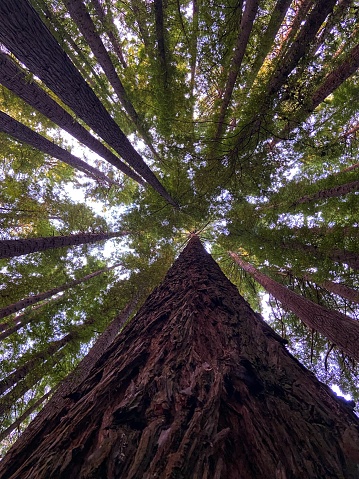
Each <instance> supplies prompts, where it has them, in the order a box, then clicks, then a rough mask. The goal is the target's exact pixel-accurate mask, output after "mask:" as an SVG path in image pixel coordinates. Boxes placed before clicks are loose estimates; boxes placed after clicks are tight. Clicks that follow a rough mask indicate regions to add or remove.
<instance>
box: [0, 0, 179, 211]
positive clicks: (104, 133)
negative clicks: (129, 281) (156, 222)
mask: <svg viewBox="0 0 359 479" xmlns="http://www.w3.org/2000/svg"><path fill="white" fill-rule="evenodd" d="M0 20H1V30H0V41H2V42H3V44H4V45H5V46H6V47H7V48H8V49H9V50H10V51H11V52H12V53H13V54H14V55H15V56H16V57H17V58H18V59H19V60H20V61H21V62H23V63H24V64H25V65H26V66H27V67H28V68H29V70H30V71H31V72H32V73H34V74H35V75H36V76H38V77H39V78H40V79H41V80H42V81H43V82H44V83H45V84H46V85H47V86H48V87H49V88H50V89H51V90H52V91H53V92H54V93H55V94H56V95H57V96H58V97H59V98H60V99H61V100H62V101H63V102H64V103H65V104H67V105H68V106H69V107H70V108H71V109H72V110H73V111H74V112H75V113H76V115H77V116H78V117H79V118H81V119H82V120H83V121H85V123H87V124H88V126H89V127H90V128H92V129H93V130H94V131H95V132H96V133H97V134H98V135H99V136H100V137H101V138H103V140H104V141H106V143H107V144H109V145H110V146H111V147H112V148H114V150H115V151H116V152H117V153H118V154H119V155H121V156H122V157H123V158H124V159H125V161H127V162H128V163H129V165H131V166H132V167H133V168H134V169H135V170H136V171H137V173H138V174H140V175H141V176H142V177H143V178H144V179H145V180H146V181H147V182H148V183H149V184H150V185H151V186H152V187H153V188H154V189H155V190H156V191H157V192H158V193H159V194H160V195H162V196H163V198H165V199H166V201H167V202H168V203H170V204H171V205H173V206H176V207H177V206H178V205H177V203H176V202H175V201H174V200H173V199H172V198H171V196H170V195H169V194H168V192H167V191H166V190H165V188H164V187H163V185H162V184H161V183H160V181H159V180H158V178H157V177H156V176H155V174H154V173H153V172H152V171H151V169H150V168H149V167H148V165H147V164H146V163H145V162H144V160H143V159H142V157H141V156H140V155H139V154H138V152H137V151H136V150H135V148H134V147H133V146H132V144H131V143H130V142H129V140H128V139H127V138H126V136H125V135H124V133H123V132H122V130H121V129H120V127H119V126H118V125H117V123H116V122H115V121H114V120H113V119H112V118H111V116H110V115H109V113H108V112H107V111H106V109H105V107H104V106H103V105H102V103H101V102H100V100H99V99H98V98H97V96H96V95H95V93H94V92H93V91H92V90H91V88H90V87H89V85H88V84H87V83H86V82H85V80H84V79H83V77H82V76H81V74H80V73H79V71H78V70H77V68H76V67H75V66H74V65H73V63H72V62H71V60H70V59H69V58H68V56H67V55H66V54H65V52H64V51H63V49H62V48H61V47H60V45H59V44H58V43H57V42H56V40H55V38H54V37H53V36H52V35H51V33H50V32H49V30H48V29H47V28H46V26H45V25H44V24H43V23H42V21H41V19H40V18H39V16H38V14H37V13H36V11H35V10H34V9H33V7H32V6H31V5H30V3H29V2H28V1H27V0H17V1H16V2H13V1H12V0H2V1H1V2H0ZM49 65H50V66H51V68H49Z"/></svg>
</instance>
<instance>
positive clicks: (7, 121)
mask: <svg viewBox="0 0 359 479" xmlns="http://www.w3.org/2000/svg"><path fill="white" fill-rule="evenodd" d="M0 131H3V132H4V133H6V134H8V135H10V136H11V137H12V138H14V139H15V140H17V141H20V142H22V143H27V144H28V145H30V146H32V147H33V148H36V149H38V150H40V151H42V152H43V153H45V154H47V155H50V156H53V157H54V158H57V159H58V160H60V161H63V162H64V163H66V164H68V165H70V166H72V168H75V169H76V170H79V171H82V172H83V173H85V175H88V176H90V177H91V178H94V179H95V180H96V179H97V180H102V181H105V182H106V183H107V184H109V185H117V183H116V182H115V181H113V180H111V179H110V178H109V177H108V176H106V175H105V174H104V173H102V171H100V170H98V169H97V168H94V167H93V166H91V165H89V164H88V163H86V162H85V161H82V160H80V158H77V156H74V155H72V154H71V153H70V152H69V151H67V150H65V149H64V148H61V147H60V146H58V145H55V143H52V142H51V141H50V140H48V139H47V138H45V137H43V136H41V135H39V134H38V133H36V132H35V131H33V130H31V128H29V127H27V126H26V125H23V124H22V123H20V122H19V121H17V120H15V119H14V118H11V116H9V115H7V114H6V113H4V112H2V111H0Z"/></svg>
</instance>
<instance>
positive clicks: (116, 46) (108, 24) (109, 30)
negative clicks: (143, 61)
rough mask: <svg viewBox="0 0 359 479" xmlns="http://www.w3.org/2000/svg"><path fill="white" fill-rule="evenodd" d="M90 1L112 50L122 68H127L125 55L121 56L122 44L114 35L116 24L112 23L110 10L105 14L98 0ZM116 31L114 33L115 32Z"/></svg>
mask: <svg viewBox="0 0 359 479" xmlns="http://www.w3.org/2000/svg"><path fill="white" fill-rule="evenodd" d="M91 3H92V5H93V7H94V9H95V11H96V13H97V16H98V17H99V19H100V21H101V23H102V24H103V25H104V26H105V29H106V34H107V36H108V38H109V40H110V42H111V44H112V47H113V50H114V52H115V53H116V55H117V57H118V59H119V60H120V63H121V65H122V66H123V68H127V63H126V60H125V57H124V56H123V51H122V46H121V42H120V41H119V39H118V37H117V35H116V33H117V32H116V26H115V25H114V23H113V18H112V15H111V11H108V12H107V15H106V14H105V11H104V9H103V7H102V5H101V3H100V2H99V0H91ZM109 14H110V15H111V18H109ZM115 32H116V33H115Z"/></svg>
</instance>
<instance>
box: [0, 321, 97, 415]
mask: <svg viewBox="0 0 359 479" xmlns="http://www.w3.org/2000/svg"><path fill="white" fill-rule="evenodd" d="M95 322H96V319H94V318H88V319H86V321H84V322H83V323H82V324H80V325H78V326H74V327H73V329H72V331H71V332H70V333H68V334H66V335H65V336H63V337H62V338H61V339H57V340H56V341H51V342H50V343H49V344H48V345H47V346H46V347H45V348H43V349H41V350H40V351H36V352H35V353H33V354H32V355H31V356H30V358H29V359H28V360H27V361H26V362H25V363H24V364H23V365H22V366H19V367H18V368H17V369H16V370H15V371H13V372H12V373H10V374H8V375H7V376H6V377H5V378H4V379H2V380H1V381H0V394H3V393H4V392H5V391H6V390H7V389H9V388H11V387H12V386H14V385H15V384H17V383H18V382H19V381H21V379H23V378H24V377H25V376H27V375H28V374H29V373H30V372H31V371H32V370H33V369H34V368H36V367H37V366H38V365H39V364H42V363H45V362H46V361H47V360H48V358H49V357H50V356H52V355H53V354H55V353H56V352H57V351H59V350H60V349H61V348H63V347H64V346H65V345H66V344H69V343H70V342H72V341H74V340H78V339H79V338H80V337H81V333H83V331H84V330H85V329H87V328H88V327H89V326H91V325H92V324H94V323H95ZM0 412H1V407H0Z"/></svg>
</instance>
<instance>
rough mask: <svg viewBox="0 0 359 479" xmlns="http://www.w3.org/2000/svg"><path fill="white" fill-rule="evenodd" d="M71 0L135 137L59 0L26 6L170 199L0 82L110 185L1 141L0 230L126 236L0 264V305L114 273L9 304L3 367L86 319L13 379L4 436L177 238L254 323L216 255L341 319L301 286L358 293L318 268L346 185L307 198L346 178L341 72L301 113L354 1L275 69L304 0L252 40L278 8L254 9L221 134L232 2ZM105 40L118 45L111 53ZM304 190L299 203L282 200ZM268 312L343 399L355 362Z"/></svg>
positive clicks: (354, 118)
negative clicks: (128, 107)
mask: <svg viewBox="0 0 359 479" xmlns="http://www.w3.org/2000/svg"><path fill="white" fill-rule="evenodd" d="M84 3H85V4H86V8H87V9H88V12H89V14H90V16H91V18H92V20H93V22H94V25H95V27H96V29H97V31H98V32H99V34H100V35H101V39H102V41H103V42H104V45H105V47H106V49H107V50H108V53H109V55H110V58H111V60H112V62H113V65H114V67H115V69H116V72H117V75H118V77H119V79H120V80H121V82H122V84H123V85H124V89H125V91H126V96H127V97H128V99H129V101H130V102H131V104H132V106H133V108H134V109H135V110H136V112H137V114H138V118H139V123H138V125H140V129H141V130H142V132H141V131H139V128H138V125H136V124H135V123H134V121H133V119H131V118H130V117H129V115H128V114H127V113H126V112H125V110H124V108H123V107H122V106H121V105H120V102H119V101H118V98H117V96H116V95H115V93H114V91H113V88H112V86H111V84H110V82H109V81H108V79H107V78H106V76H105V75H104V73H103V71H102V69H101V68H100V66H99V64H98V61H97V59H96V56H95V55H94V53H93V52H91V49H90V47H89V45H87V43H86V41H85V39H84V37H83V35H81V34H80V31H79V28H78V26H77V25H76V24H75V22H74V21H73V20H72V18H71V17H70V15H69V14H68V12H67V10H66V7H65V5H64V3H63V2H60V1H58V0H56V1H51V0H32V1H31V4H32V5H33V6H34V8H35V9H36V11H37V12H39V15H40V16H41V18H42V21H43V22H44V23H45V24H46V26H47V27H48V29H49V30H50V31H51V32H52V34H53V35H54V36H55V38H56V39H57V41H58V43H59V44H60V45H61V47H62V48H63V50H64V51H65V52H66V54H67V55H68V56H69V58H70V59H71V61H72V62H73V63H74V64H75V66H76V68H77V69H78V70H79V72H80V73H81V75H82V76H83V77H84V79H85V80H86V82H87V83H88V85H90V87H91V88H92V90H93V91H94V92H95V94H96V95H97V97H98V98H99V99H100V101H101V102H102V103H103V105H104V106H105V108H106V109H107V111H108V112H109V113H110V115H111V116H112V118H114V120H115V121H116V122H117V123H118V125H119V126H120V127H121V129H122V130H123V132H124V133H125V134H126V135H127V136H128V138H129V140H130V141H131V143H132V144H133V145H134V146H135V148H136V150H137V151H138V152H139V153H140V155H141V156H142V158H143V159H144V160H145V162H146V163H147V165H148V166H149V167H150V168H151V170H152V171H153V172H154V173H155V174H156V176H157V177H158V179H159V180H160V182H161V183H162V185H163V186H164V187H165V188H166V190H167V191H168V192H169V193H170V194H171V196H172V197H173V198H174V199H175V200H176V201H177V202H178V204H179V208H178V209H177V208H174V207H172V206H171V205H169V204H168V203H166V201H165V200H164V199H163V198H162V197H161V196H159V195H158V193H157V192H156V191H155V190H153V189H152V188H150V187H149V186H148V185H147V184H146V185H145V186H140V185H139V184H137V183H135V182H134V181H133V180H132V179H130V178H127V177H125V176H124V175H123V174H122V173H120V172H119V171H118V170H117V169H116V168H115V167H113V166H112V165H110V164H108V163H107V162H106V161H105V160H104V159H102V158H99V157H97V156H96V155H94V154H93V153H92V152H91V151H89V150H86V149H84V148H82V147H81V146H80V145H79V144H78V143H77V142H76V141H75V140H74V139H72V138H70V136H69V135H64V132H63V131H61V130H60V129H59V128H58V127H57V126H56V125H54V124H53V123H52V122H50V121H49V120H48V119H46V118H45V117H43V116H42V115H40V114H39V113H37V112H35V111H33V109H32V108H31V107H29V106H28V105H27V104H26V103H24V102H23V101H22V100H20V99H19V98H17V97H16V96H15V95H14V94H13V93H11V92H10V91H9V90H7V89H6V88H4V87H1V89H0V103H1V108H2V110H4V111H5V112H7V113H8V114H9V115H11V116H12V117H13V118H16V119H17V120H18V121H20V122H22V123H24V124H26V125H27V126H29V127H30V128H32V129H33V130H35V131H36V132H38V133H40V134H41V135H43V136H46V137H47V138H49V139H51V140H52V141H54V142H55V143H56V144H59V145H61V146H62V147H64V148H67V149H69V150H72V152H73V153H74V154H75V155H77V156H79V157H81V158H84V159H85V160H86V161H88V162H89V163H90V164H91V165H93V166H95V167H97V168H99V169H100V170H101V171H103V172H105V173H106V174H107V175H108V176H109V177H110V178H111V179H113V180H114V181H115V183H117V185H114V186H111V187H108V186H107V185H104V184H102V183H101V182H100V181H94V180H91V179H88V178H84V177H83V176H82V175H81V174H79V172H76V171H74V170H73V169H71V168H70V167H68V166H67V165H65V164H61V163H60V162H58V161H57V160H54V159H53V158H50V157H48V156H47V155H44V154H42V153H40V152H38V151H36V150H34V149H33V148H30V147H28V146H26V145H22V144H19V143H18V142H16V141H14V140H12V139H9V138H6V137H5V135H3V134H1V138H0V140H1V141H0V182H1V184H0V186H1V187H0V230H1V239H10V238H12V239H15V238H22V237H31V238H34V237H40V236H52V235H60V234H63V235H69V234H75V233H79V232H101V231H122V232H125V233H126V234H125V235H124V236H123V237H120V238H117V239H113V240H111V241H109V242H108V243H107V244H106V245H105V246H104V245H103V244H100V245H91V246H86V245H85V246H77V247H74V248H71V249H66V248H60V249H57V250H49V251H47V252H46V253H32V254H31V255H29V256H26V257H24V256H23V257H19V258H17V259H12V260H1V262H0V267H1V268H0V280H1V284H2V286H1V287H0V288H1V289H0V293H1V294H0V297H1V300H0V307H5V306H6V305H8V304H10V303H12V302H15V301H18V300H20V299H23V298H26V297H27V296H29V295H33V294H37V293H39V292H42V291H46V290H48V289H50V288H53V287H55V286H58V285H60V284H62V283H65V282H66V281H69V280H71V279H74V278H80V277H81V276H83V275H85V274H88V273H90V272H92V271H95V270H97V269H99V268H101V267H103V266H104V265H106V264H113V263H117V262H119V263H121V267H120V268H117V269H115V270H113V271H110V272H107V273H106V274H104V275H101V276H99V277H97V278H93V279H92V280H91V281H89V282H88V283H86V284H82V285H78V286H76V287H75V288H72V289H71V290H69V291H66V292H65V293H63V294H62V295H61V297H60V298H54V299H52V300H50V301H45V302H43V304H42V305H41V307H40V308H39V309H35V308H33V307H30V308H27V309H26V310H25V311H22V312H20V313H18V314H24V317H25V318H27V319H28V320H29V321H28V322H26V324H25V325H24V326H23V327H22V328H21V329H19V330H18V331H17V332H16V333H13V334H12V335H11V336H9V337H8V338H7V339H6V340H4V341H3V342H2V343H1V351H0V354H1V355H2V359H4V361H2V371H1V374H2V377H5V376H6V375H8V374H9V373H11V371H13V370H15V369H16V368H17V367H19V366H21V365H22V364H24V363H26V361H27V360H29V358H30V357H31V356H32V355H33V354H36V352H39V351H41V350H43V349H44V348H45V347H46V344H48V343H49V342H51V341H54V340H56V339H59V338H61V337H63V336H64V335H66V334H68V333H69V332H70V331H73V330H75V329H76V328H77V327H79V326H81V325H82V324H84V322H86V320H88V319H89V318H93V320H94V322H93V324H91V325H90V326H89V327H88V328H84V329H83V330H82V333H81V335H79V336H78V337H77V338H76V340H75V339H74V340H73V341H71V342H70V343H69V344H68V345H67V346H66V347H64V348H63V349H62V350H61V351H59V352H61V357H58V360H57V361H56V362H54V361H51V360H50V359H49V360H46V361H44V362H43V364H39V365H38V369H36V368H34V373H33V375H32V378H33V379H34V377H35V376H36V374H38V379H36V378H35V379H34V381H33V384H30V383H31V374H30V375H29V376H28V378H27V380H29V385H28V388H27V389H26V388H25V389H26V392H24V393H22V394H20V395H19V398H16V399H15V400H14V401H13V404H12V405H11V407H10V409H9V410H8V412H7V415H6V418H5V419H4V424H3V427H4V428H5V427H7V426H8V425H9V424H11V423H12V422H13V421H14V419H15V418H17V417H19V416H20V415H21V414H22V413H23V412H24V411H25V410H26V408H27V407H28V406H31V404H33V403H34V402H35V401H36V400H37V399H38V398H40V397H41V396H42V395H43V394H44V393H45V392H47V391H48V390H49V389H52V388H53V387H55V386H56V384H57V383H58V381H59V380H60V379H62V378H63V377H65V376H66V374H67V373H68V372H69V371H71V370H72V369H73V367H74V366H75V365H76V364H77V362H78V360H79V359H80V357H82V355H84V354H85V353H86V351H87V350H88V347H89V345H90V344H92V343H93V341H94V340H95V338H96V337H97V335H98V334H100V333H101V332H102V331H103V330H104V329H105V328H106V326H107V325H108V324H109V322H110V321H111V319H113V318H114V316H115V315H116V314H118V312H119V311H120V310H121V309H123V308H124V307H125V305H126V304H127V303H128V301H129V300H131V299H132V298H133V297H138V300H139V305H140V304H141V303H142V302H143V301H144V299H145V298H146V296H147V295H148V293H149V292H150V291H151V290H152V289H153V288H154V287H156V286H157V285H158V284H159V282H160V281H161V280H162V279H163V277H164V275H165V273H166V271H167V269H168V268H169V266H170V265H171V264H172V262H173V261H174V259H175V258H176V255H177V254H178V252H179V251H180V250H181V248H182V247H183V245H184V244H185V242H186V240H187V237H188V235H189V234H190V233H191V232H198V233H199V234H200V236H201V237H202V238H203V240H204V242H205V244H206V246H207V247H208V249H209V250H210V252H211V253H212V254H213V256H214V257H215V259H216V260H217V261H218V262H219V263H220V265H221V267H222V269H223V270H224V271H225V273H226V274H227V275H228V276H229V278H230V279H231V280H232V281H233V282H234V283H235V284H236V285H237V286H238V288H239V290H240V292H241V294H242V295H243V296H244V297H245V298H246V299H247V300H248V301H249V302H250V304H251V306H252V307H253V308H254V309H255V310H257V311H262V313H263V314H265V315H267V316H268V313H267V307H266V306H265V305H264V302H263V291H262V289H261V288H260V287H259V286H258V284H256V283H255V282H254V281H253V280H252V279H251V278H250V277H249V276H248V274H245V273H244V272H242V271H240V270H239V269H238V268H237V267H235V266H234V265H233V262H232V261H231V260H230V258H229V256H228V251H229V250H233V251H237V252H240V253H241V254H242V255H243V256H244V257H245V258H247V259H248V261H250V262H251V263H252V264H254V265H255V266H256V267H258V268H259V269H261V270H263V271H264V272H265V273H266V274H268V275H269V276H272V277H275V279H276V280H278V278H279V279H280V280H281V281H282V282H283V284H286V285H289V286H290V287H292V288H293V289H295V290H296V291H298V292H299V293H300V294H302V295H304V296H305V297H309V298H310V299H312V300H315V301H317V302H320V303H321V304H324V305H326V306H327V307H330V308H333V309H338V310H340V311H342V312H345V313H347V314H350V315H352V316H353V317H356V315H357V306H356V305H355V304H347V303H345V301H344V302H343V300H342V299H340V298H338V297H337V296H335V295H330V294H329V293H327V292H324V290H323V288H320V287H319V288H318V287H315V286H313V284H314V283H315V284H320V283H321V282H322V281H324V280H325V279H331V280H334V281H337V282H342V283H343V284H346V285H348V286H350V287H352V288H354V289H355V288H357V287H358V277H357V271H355V270H353V269H352V268H350V267H349V266H348V265H347V264H346V263H345V262H339V261H337V260H335V261H334V260H333V252H334V251H336V250H338V249H339V250H342V251H350V252H352V253H353V254H354V255H359V251H358V244H359V243H358V232H357V229H358V215H357V212H358V198H359V195H358V194H357V191H351V192H350V193H349V194H346V195H342V196H339V197H334V196H333V197H328V198H320V197H319V196H315V195H317V194H318V193H319V192H322V191H327V190H329V189H331V188H334V187H337V186H340V185H345V184H347V183H350V182H354V181H358V179H359V176H358V172H359V168H356V167H355V164H356V163H357V157H358V153H359V144H358V141H357V135H358V131H359V111H358V102H357V97H358V88H359V81H358V73H355V74H353V75H352V76H350V77H349V78H347V79H346V80H345V81H344V82H343V83H342V84H341V85H340V86H339V88H336V89H335V90H334V91H330V89H328V92H327V93H328V94H327V97H326V98H325V100H324V101H323V102H321V104H320V105H318V106H317V107H316V108H315V109H314V110H313V108H312V107H311V105H312V103H313V95H314V93H315V92H316V91H317V89H318V88H320V86H321V85H323V83H324V82H325V79H326V78H327V76H328V75H329V74H330V73H331V72H332V71H335V69H336V68H337V67H338V65H341V64H342V62H343V61H345V60H346V59H347V58H348V54H349V52H350V51H351V49H352V48H353V47H354V46H355V45H356V44H357V43H358V40H359V38H358V31H357V30H358V29H357V9H356V7H346V6H345V5H346V2H337V3H336V6H335V8H334V9H333V12H332V13H331V14H330V15H329V16H328V17H327V18H326V19H325V21H324V23H323V24H322V25H321V26H320V27H319V29H318V31H317V32H316V34H315V35H314V37H313V39H312V40H311V41H310V42H309V43H308V45H307V46H306V50H305V52H304V53H303V55H302V56H301V57H300V58H298V59H297V61H295V62H294V64H293V68H292V70H291V71H289V72H288V73H287V74H285V75H282V72H283V68H286V66H287V63H286V58H287V55H288V52H291V51H292V50H291V49H292V47H293V45H294V46H295V45H296V44H295V41H296V39H297V38H298V36H300V33H301V32H302V29H303V28H305V23H306V22H305V21H304V20H305V18H306V13H305V12H304V11H303V9H302V8H303V7H302V3H305V2H296V1H293V2H291V5H290V7H289V8H288V9H287V11H286V13H285V16H284V20H283V21H282V23H281V25H280V26H279V28H276V29H275V31H273V32H272V33H273V35H269V34H268V36H267V37H265V38H264V37H263V36H264V32H266V31H267V29H269V27H270V25H272V23H270V22H271V19H272V17H273V18H275V16H276V15H277V14H278V12H276V11H275V6H276V4H277V2H276V1H275V0H265V1H260V2H259V10H258V14H257V16H256V19H255V22H254V25H253V29H252V32H251V35H250V38H249V42H248V44H247V46H246V51H245V55H244V58H243V61H242V64H241V68H240V72H239V75H238V78H237V81H236V83H235V86H234V89H233V93H232V95H231V98H230V103H229V106H228V108H227V110H226V112H225V123H224V130H223V134H222V136H221V138H219V139H217V140H216V141H215V135H216V131H217V121H218V115H219V111H220V109H221V105H222V102H223V90H224V88H225V85H226V83H227V81H228V78H229V76H230V75H231V64H232V60H233V55H234V46H235V44H236V41H237V38H238V35H239V34H240V28H239V25H240V21H241V18H242V15H243V8H244V3H245V2H242V1H240V2H238V1H233V0H221V1H219V2H218V1H212V0H208V1H207V2H201V1H198V0H194V1H185V2H178V1H175V0H167V1H166V2H165V1H163V2H145V1H143V2H142V1H141V2H139V1H137V0H129V1H127V2H122V1H121V2H119V1H109V0H105V1H102V2H100V3H101V5H102V7H103V9H104V14H105V21H104V22H103V21H102V20H101V18H100V17H99V15H98V13H97V12H96V9H95V8H94V5H93V2H84ZM309 3H310V2H309ZM342 3H344V7H343V5H342ZM349 3H350V2H349ZM160 4H162V12H160V10H159V5H160ZM156 9H157V10H156ZM272 28H273V27H272ZM110 33H113V34H114V35H115V37H116V39H117V42H118V45H119V46H120V48H121V51H122V55H123V60H120V58H119V54H118V51H117V50H116V48H115V46H114V43H113V42H112V41H111V40H110ZM269 33H270V32H269ZM263 38H264V40H263ZM29 41H31V39H29ZM266 51H267V52H268V53H266ZM294 53H295V52H294ZM14 60H15V61H16V58H15V56H14ZM21 68H22V69H23V70H24V71H25V73H26V75H27V78H28V80H29V82H34V81H36V82H37V83H38V84H39V85H40V86H41V88H43V89H44V90H45V91H46V92H48V93H49V94H50V96H51V97H52V98H53V99H54V100H55V101H57V102H58V103H59V104H61V105H62V107H63V108H65V109H66V110H67V111H69V107H67V106H66V105H64V104H63V103H62V101H61V100H60V99H59V98H57V97H56V95H55V94H54V93H53V92H51V91H49V89H48V88H47V87H46V85H44V84H43V83H42V82H41V80H39V79H38V78H37V77H35V76H34V75H33V74H32V73H31V72H30V71H29V70H27V68H26V66H25V65H21ZM280 79H281V80H280ZM273 85H275V87H273ZM78 101H79V102H81V101H82V100H81V98H78ZM70 113H71V112H70ZM73 116H74V122H76V121H77V122H79V123H80V124H81V125H82V126H84V127H85V128H87V129H88V127H87V125H86V124H85V123H84V121H83V120H82V119H81V118H76V117H75V115H73ZM143 132H145V137H146V138H143V136H144V135H143ZM141 138H142V139H141ZM144 140H145V141H144ZM351 167H352V168H351ZM303 197H312V199H311V200H309V201H306V202H299V201H298V200H300V199H302V198H303ZM308 248H309V249H308ZM310 248H312V249H310ZM313 248H315V250H313ZM289 273H290V274H289ZM307 275H311V276H312V277H313V278H314V279H313V280H311V284H307V283H306V280H305V279H304V278H305V277H306V276H307ZM293 278H297V279H296V280H293ZM27 319H26V320H25V319H24V321H27ZM269 319H270V321H271V323H272V325H273V326H274V327H275V328H276V330H277V332H278V333H279V334H283V335H284V336H286V337H287V339H288V340H289V341H290V348H291V351H293V353H294V354H295V355H296V356H297V357H298V358H299V360H300V361H301V362H303V363H304V364H305V365H306V366H308V367H310V368H311V369H312V370H313V371H314V372H315V373H316V374H317V375H318V376H319V377H320V379H322V380H323V381H326V382H328V383H329V384H334V383H335V384H337V385H339V386H340V387H341V388H342V389H343V391H346V392H350V393H351V395H352V396H353V397H354V398H357V397H358V371H357V366H356V365H352V364H351V363H350V360H349V359H348V358H345V357H343V356H342V354H341V352H340V351H336V350H333V351H331V352H330V353H329V354H328V355H327V353H328V344H327V342H326V340H325V338H321V337H320V336H319V335H317V334H316V333H313V334H312V332H311V331H308V330H307V329H306V328H305V327H304V326H303V325H302V324H301V323H300V322H299V321H298V320H297V319H295V318H294V317H293V315H291V314H289V313H285V312H283V311H281V309H280V308H279V305H273V308H272V313H271V315H270V318H269ZM13 321H14V315H12V316H10V317H9V318H7V319H5V320H4V322H7V323H8V324H12V323H13ZM329 347H330V346H329ZM36 371H37V373H36ZM24 381H25V380H24ZM24 387H25V386H24ZM26 387H27V386H26ZM20 396H21V397H20ZM0 403H1V400H0ZM14 436H16V434H15V433H14Z"/></svg>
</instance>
